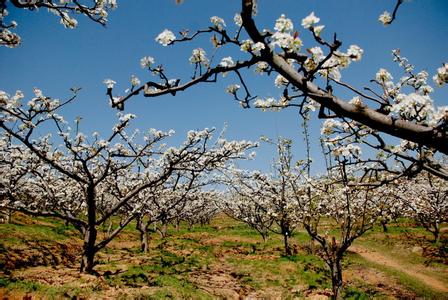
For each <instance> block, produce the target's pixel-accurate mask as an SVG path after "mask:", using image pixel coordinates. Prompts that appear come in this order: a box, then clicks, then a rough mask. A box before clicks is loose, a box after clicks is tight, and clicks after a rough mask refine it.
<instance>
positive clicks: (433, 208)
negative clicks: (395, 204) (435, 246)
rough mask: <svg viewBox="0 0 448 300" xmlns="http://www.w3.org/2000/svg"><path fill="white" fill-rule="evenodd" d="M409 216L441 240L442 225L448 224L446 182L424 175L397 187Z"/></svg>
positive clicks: (403, 182)
mask: <svg viewBox="0 0 448 300" xmlns="http://www.w3.org/2000/svg"><path fill="white" fill-rule="evenodd" d="M396 193H397V196H398V197H400V198H401V199H402V202H403V204H404V208H405V209H406V210H407V212H408V214H407V215H408V216H409V217H411V218H412V219H414V220H415V221H416V222H417V223H418V224H419V225H421V226H423V227H424V228H425V229H426V230H427V231H428V232H430V233H431V234H432V235H433V236H434V242H435V243H437V242H438V241H439V240H440V225H441V224H442V223H446V222H448V186H447V184H446V181H444V180H442V179H440V178H438V177H435V176H432V175H431V174H428V173H422V174H420V175H419V176H416V177H415V178H413V179H412V180H409V181H402V182H401V183H400V184H399V185H398V186H397V187H396Z"/></svg>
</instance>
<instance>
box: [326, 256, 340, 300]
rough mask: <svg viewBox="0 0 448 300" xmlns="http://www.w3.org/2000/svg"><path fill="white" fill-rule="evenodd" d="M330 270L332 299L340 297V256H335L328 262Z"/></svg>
mask: <svg viewBox="0 0 448 300" xmlns="http://www.w3.org/2000/svg"><path fill="white" fill-rule="evenodd" d="M329 265H330V271H331V285H332V290H333V299H335V300H339V299H342V295H341V291H342V265H341V258H339V257H336V259H335V260H334V261H332V262H330V264H329Z"/></svg>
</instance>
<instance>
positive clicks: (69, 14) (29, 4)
mask: <svg viewBox="0 0 448 300" xmlns="http://www.w3.org/2000/svg"><path fill="white" fill-rule="evenodd" d="M10 5H12V6H13V7H14V8H20V9H26V10H29V11H34V10H39V9H47V10H48V11H49V12H51V13H53V14H54V15H56V16H58V17H59V22H60V23H61V24H62V25H63V26H64V27H65V28H70V29H73V28H76V27H77V26H78V21H77V20H76V18H75V15H77V14H81V15H84V16H86V17H88V18H89V19H90V20H92V21H94V22H96V23H99V24H101V25H103V26H104V25H106V23H107V16H108V14H109V11H110V10H112V9H115V8H116V7H117V1H116V0H85V1H84V0H60V1H51V0H9V1H8V0H0V45H1V46H6V47H10V48H13V47H17V46H18V45H19V44H20V42H21V38H20V36H19V35H18V34H16V33H14V32H12V31H11V29H14V28H16V27H17V22H16V21H6V20H5V18H6V17H7V16H8V14H9V13H8V10H7V8H8V6H10Z"/></svg>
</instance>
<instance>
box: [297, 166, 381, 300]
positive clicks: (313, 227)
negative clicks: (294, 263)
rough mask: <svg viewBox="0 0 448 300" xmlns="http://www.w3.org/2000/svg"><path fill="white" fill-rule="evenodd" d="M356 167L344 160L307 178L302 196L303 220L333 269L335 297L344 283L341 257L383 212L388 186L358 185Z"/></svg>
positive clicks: (358, 178) (358, 179)
mask: <svg viewBox="0 0 448 300" xmlns="http://www.w3.org/2000/svg"><path fill="white" fill-rule="evenodd" d="M356 173H357V167H353V166H349V164H347V161H341V162H340V163H339V164H338V169H333V171H331V172H330V173H329V174H328V175H327V176H325V177H322V178H313V179H308V180H307V182H306V185H304V187H303V188H302V191H301V192H299V193H296V195H298V196H299V197H300V198H301V203H302V205H301V207H302V213H303V216H302V223H303V226H304V227H305V229H306V231H307V232H308V234H309V235H310V237H311V238H312V239H313V240H315V241H316V242H317V243H318V245H319V246H320V247H319V248H320V251H319V252H318V255H319V256H320V257H321V258H322V259H323V260H324V261H325V263H326V264H327V266H328V267H329V269H330V273H331V278H332V286H333V295H334V298H338V297H340V292H341V289H342V284H343V277H342V259H343V257H344V254H345V252H346V251H347V249H348V248H349V247H350V245H351V244H352V243H353V241H354V240H355V239H357V238H358V237H360V236H361V235H363V234H364V233H365V232H366V231H368V230H369V229H371V228H372V227H373V226H374V224H375V223H376V222H377V221H378V219H379V218H380V217H381V216H384V213H385V212H384V210H383V209H382V198H383V193H384V192H385V190H383V189H385V186H381V187H380V188H376V189H372V188H370V187H365V186H363V185H359V183H361V179H360V177H359V176H358V175H357V174H356Z"/></svg>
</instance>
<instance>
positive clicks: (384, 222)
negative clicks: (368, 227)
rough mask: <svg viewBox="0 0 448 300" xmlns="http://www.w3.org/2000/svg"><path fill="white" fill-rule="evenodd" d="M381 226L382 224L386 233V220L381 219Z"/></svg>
mask: <svg viewBox="0 0 448 300" xmlns="http://www.w3.org/2000/svg"><path fill="white" fill-rule="evenodd" d="M381 226H383V232H384V233H387V231H388V228H387V221H386V220H381Z"/></svg>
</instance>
